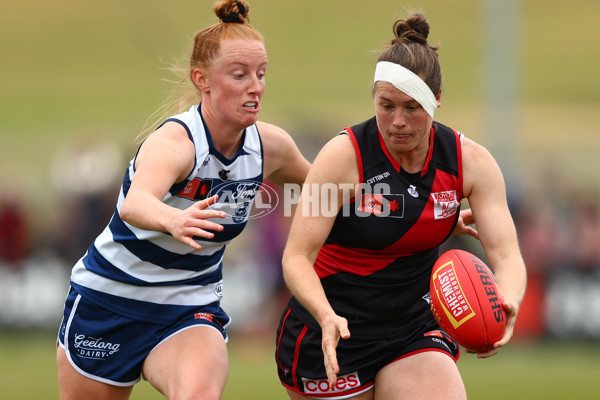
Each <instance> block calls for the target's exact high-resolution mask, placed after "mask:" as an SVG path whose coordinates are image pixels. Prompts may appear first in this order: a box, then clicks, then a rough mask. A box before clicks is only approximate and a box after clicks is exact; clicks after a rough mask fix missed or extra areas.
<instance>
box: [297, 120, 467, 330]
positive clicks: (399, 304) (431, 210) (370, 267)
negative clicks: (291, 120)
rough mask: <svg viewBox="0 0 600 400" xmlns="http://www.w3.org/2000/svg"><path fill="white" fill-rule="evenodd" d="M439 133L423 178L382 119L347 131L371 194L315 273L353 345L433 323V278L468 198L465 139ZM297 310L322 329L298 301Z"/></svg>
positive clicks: (345, 218) (341, 223) (343, 215)
mask: <svg viewBox="0 0 600 400" xmlns="http://www.w3.org/2000/svg"><path fill="white" fill-rule="evenodd" d="M433 126H434V127H435V129H434V128H433V127H432V129H431V135H430V146H429V154H428V156H427V161H426V164H425V166H424V168H423V170H422V171H421V172H420V173H417V174H409V173H407V172H406V171H404V170H402V169H401V168H400V165H399V163H398V162H397V161H396V160H394V159H393V158H392V156H391V155H390V154H389V152H388V150H387V148H386V145H385V143H384V142H383V139H382V137H381V135H380V134H379V132H378V129H377V123H376V120H375V118H371V119H369V120H367V121H365V122H363V123H361V124H359V125H356V126H354V127H352V128H346V130H345V131H342V133H346V134H348V135H349V136H350V138H351V139H352V142H353V145H354V148H355V151H356V157H357V162H358V167H359V173H360V182H362V183H363V186H364V188H363V191H362V193H361V194H360V195H358V196H357V198H354V199H352V201H351V204H350V206H349V207H346V206H344V207H343V208H342V210H340V212H339V213H338V215H337V217H336V220H335V222H334V225H333V228H332V230H331V232H330V234H329V237H328V238H327V240H326V242H325V244H324V245H323V247H322V249H321V250H320V252H319V255H318V257H317V259H316V262H315V265H314V268H315V270H316V272H317V274H318V276H319V278H320V279H321V283H322V285H323V288H324V289H325V292H326V295H327V298H328V299H329V302H330V303H331V305H332V307H333V309H334V310H335V311H336V313H337V314H338V315H340V316H343V317H345V318H347V319H348V323H349V329H350V331H351V332H352V337H353V338H360V337H365V338H374V337H386V336H398V335H403V334H407V333H409V332H411V329H413V327H414V326H415V325H414V324H415V323H418V321H425V320H429V319H433V318H432V315H431V312H430V311H429V302H428V299H429V278H430V275H431V271H432V267H433V264H434V262H435V260H436V259H437V257H438V252H439V246H440V244H442V243H443V242H444V241H445V240H446V239H447V238H448V237H449V235H450V234H451V233H452V231H453V230H454V227H455V225H456V222H457V220H458V215H459V210H460V200H461V199H462V198H463V193H462V186H463V185H462V167H461V166H462V156H461V135H462V134H460V133H458V132H455V131H453V130H452V129H450V128H448V127H446V126H444V125H442V124H439V123H434V125H433ZM291 306H292V307H293V309H294V310H295V311H297V312H298V313H299V314H300V315H301V316H302V319H303V320H304V321H305V322H306V323H307V324H309V325H310V326H312V327H313V328H317V327H318V325H316V321H314V319H313V318H312V316H311V315H310V314H309V313H308V311H307V310H305V309H304V308H303V307H302V305H301V304H300V303H299V302H298V301H297V300H296V299H295V298H293V299H292V302H291Z"/></svg>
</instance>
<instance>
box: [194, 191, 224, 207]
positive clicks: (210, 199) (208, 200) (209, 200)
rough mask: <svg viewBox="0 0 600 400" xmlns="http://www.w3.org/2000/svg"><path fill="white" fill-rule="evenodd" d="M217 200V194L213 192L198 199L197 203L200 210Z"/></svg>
mask: <svg viewBox="0 0 600 400" xmlns="http://www.w3.org/2000/svg"><path fill="white" fill-rule="evenodd" d="M218 200H219V195H218V194H215V195H213V196H211V197H207V198H206V199H204V200H201V201H199V202H198V203H197V204H198V206H199V207H200V209H201V210H204V209H206V208H208V207H209V206H212V205H213V204H215V203H216V202H217V201H218Z"/></svg>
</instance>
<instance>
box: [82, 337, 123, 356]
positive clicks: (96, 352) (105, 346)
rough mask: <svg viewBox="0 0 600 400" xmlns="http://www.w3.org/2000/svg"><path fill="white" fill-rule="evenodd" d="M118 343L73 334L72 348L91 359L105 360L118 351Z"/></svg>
mask: <svg viewBox="0 0 600 400" xmlns="http://www.w3.org/2000/svg"><path fill="white" fill-rule="evenodd" d="M120 347H121V345H120V344H119V343H111V342H108V341H106V340H104V339H102V338H94V337H91V336H85V335H82V334H75V340H74V344H73V348H74V349H75V352H76V353H77V354H78V355H79V356H80V357H83V358H89V359H93V360H106V359H107V358H108V356H110V355H112V354H114V353H116V352H118V351H119V348H120Z"/></svg>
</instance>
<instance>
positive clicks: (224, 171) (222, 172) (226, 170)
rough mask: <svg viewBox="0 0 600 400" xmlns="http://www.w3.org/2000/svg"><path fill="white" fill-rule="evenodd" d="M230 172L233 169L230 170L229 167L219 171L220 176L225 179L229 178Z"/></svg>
mask: <svg viewBox="0 0 600 400" xmlns="http://www.w3.org/2000/svg"><path fill="white" fill-rule="evenodd" d="M230 172H231V171H230V170H228V169H222V170H220V171H219V178H221V179H222V180H224V181H226V180H228V179H229V178H228V176H227V175H229V173H230Z"/></svg>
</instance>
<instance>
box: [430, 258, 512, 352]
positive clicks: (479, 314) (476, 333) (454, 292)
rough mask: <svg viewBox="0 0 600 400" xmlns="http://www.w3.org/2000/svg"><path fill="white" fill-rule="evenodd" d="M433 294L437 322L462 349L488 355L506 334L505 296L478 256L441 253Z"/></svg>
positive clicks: (435, 269) (436, 268) (432, 285)
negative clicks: (503, 304)
mask: <svg viewBox="0 0 600 400" xmlns="http://www.w3.org/2000/svg"><path fill="white" fill-rule="evenodd" d="M430 291H431V292H430V293H431V311H432V312H433V315H434V317H435V319H436V321H438V323H439V324H440V327H441V328H442V329H443V330H444V331H446V333H448V334H449V335H450V336H452V338H454V340H456V341H457V342H458V343H459V344H460V345H462V346H463V347H466V348H468V349H472V350H476V351H478V352H485V351H488V350H490V349H491V348H492V345H493V344H494V343H496V342H497V341H498V340H500V339H501V338H502V336H503V335H504V328H505V326H506V312H505V311H504V308H503V307H502V303H503V302H504V299H503V297H502V293H501V292H500V288H499V287H498V285H497V282H496V279H495V278H494V274H493V273H492V271H491V270H490V269H489V268H488V266H487V265H485V263H484V262H483V261H481V260H480V259H479V258H478V257H477V256H475V255H473V254H471V253H469V252H467V251H463V250H449V251H447V252H445V253H444V254H442V255H441V256H440V257H439V258H438V259H437V261H436V262H435V264H434V266H433V271H432V274H431V282H430Z"/></svg>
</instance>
